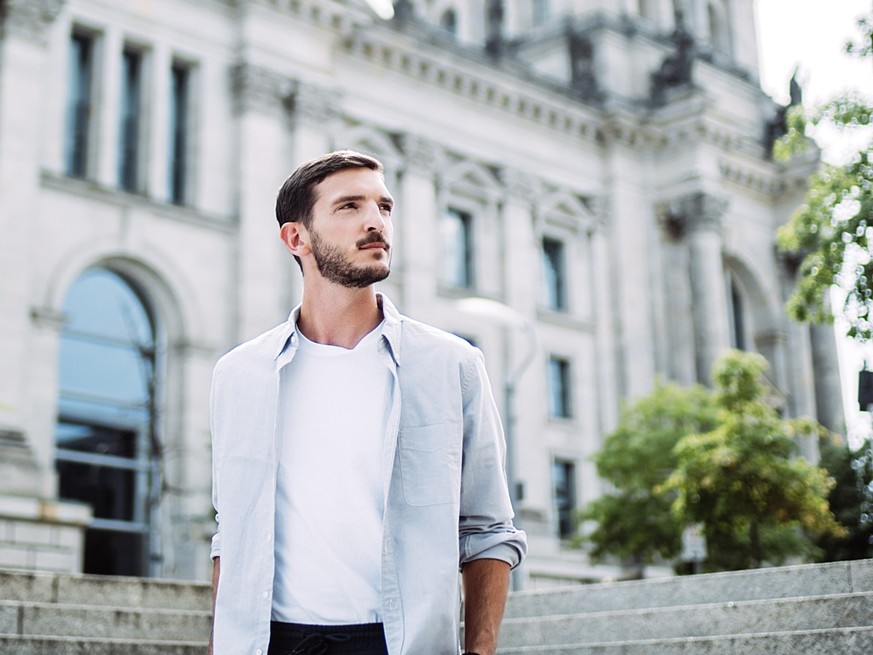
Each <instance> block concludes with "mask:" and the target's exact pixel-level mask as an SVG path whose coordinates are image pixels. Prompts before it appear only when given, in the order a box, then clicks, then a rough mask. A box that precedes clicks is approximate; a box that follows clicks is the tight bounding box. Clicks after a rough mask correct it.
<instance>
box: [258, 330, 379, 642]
mask: <svg viewBox="0 0 873 655" xmlns="http://www.w3.org/2000/svg"><path fill="white" fill-rule="evenodd" d="M381 330H382V326H381V325H380V326H379V327H377V328H376V329H375V330H373V331H372V332H370V333H369V334H368V335H367V336H365V337H364V338H363V339H362V340H361V341H360V342H359V343H358V344H357V346H355V348H353V349H346V348H341V347H338V346H325V345H322V344H318V343H314V342H312V341H309V340H308V339H306V337H304V336H303V334H302V333H301V332H300V331H299V330H298V332H297V334H298V336H299V347H298V350H297V352H296V354H295V355H294V359H293V361H292V362H291V363H290V364H289V365H288V366H286V367H285V368H284V369H282V379H281V382H280V407H279V412H278V416H279V474H278V483H277V491H276V537H275V539H276V541H275V549H276V573H275V578H274V581H273V613H272V618H273V620H274V621H284V622H291V623H308V624H322V625H330V624H334V625H335V624H343V623H373V622H377V621H381V620H382V617H381V572H382V565H381V556H382V524H383V511H384V498H385V495H384V490H383V489H382V482H381V480H382V476H381V462H382V447H383V446H382V444H383V440H384V438H385V432H386V429H387V421H388V412H389V409H390V406H391V403H390V401H391V372H390V370H389V368H388V366H387V365H386V363H385V360H384V354H380V349H381V348H383V347H384V346H383V345H382V343H381V342H382V333H381Z"/></svg>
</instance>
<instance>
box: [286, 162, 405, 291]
mask: <svg viewBox="0 0 873 655" xmlns="http://www.w3.org/2000/svg"><path fill="white" fill-rule="evenodd" d="M393 205H394V200H393V199H392V198H391V194H390V193H389V191H388V189H387V188H386V186H385V178H384V175H383V169H382V164H381V163H380V162H379V161H378V160H376V159H374V158H373V157H369V156H368V155H363V154H361V153H357V152H353V151H350V150H345V151H340V152H333V153H329V154H327V155H324V156H322V157H318V158H317V159H313V160H311V161H308V162H306V163H304V164H302V165H301V166H300V167H299V168H297V170H295V171H294V172H293V173H292V174H291V175H290V176H289V177H288V179H287V180H286V181H285V183H284V184H283V185H282V188H281V189H280V190H279V196H278V198H277V199H276V218H277V220H278V221H279V225H280V228H279V231H280V236H281V238H282V241H283V242H284V243H285V245H286V247H287V248H288V250H290V251H291V253H292V254H293V255H294V258H295V259H296V260H297V264H298V265H299V266H300V270H301V271H302V272H303V273H304V274H305V275H306V279H308V278H309V275H310V273H311V275H312V276H314V277H318V278H321V279H324V280H325V281H327V282H330V283H333V284H338V285H341V286H345V287H351V288H363V287H367V286H370V285H372V284H373V283H375V282H378V281H380V280H382V279H384V278H385V277H387V275H388V273H389V272H390V259H391V258H390V254H389V253H390V249H391V238H392V235H393V226H392V222H391V213H392V210H393ZM307 262H308V263H307ZM313 281H314V280H313Z"/></svg>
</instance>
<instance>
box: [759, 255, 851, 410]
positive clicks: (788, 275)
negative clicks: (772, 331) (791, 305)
mask: <svg viewBox="0 0 873 655" xmlns="http://www.w3.org/2000/svg"><path fill="white" fill-rule="evenodd" d="M778 263H779V273H780V282H781V286H782V289H781V292H782V298H783V300H784V299H787V298H788V297H789V295H790V294H791V291H792V289H793V288H794V285H795V284H796V281H797V265H798V262H797V261H795V260H794V259H792V258H790V257H786V256H783V257H780V259H779V262H778ZM783 321H784V324H785V343H784V347H785V351H786V353H787V356H786V357H785V360H786V368H787V370H786V376H785V377H786V380H785V382H786V384H785V394H786V396H787V397H788V403H787V404H788V408H787V409H788V415H789V416H795V417H798V416H808V417H810V418H813V417H815V416H816V398H815V392H816V382H815V371H814V370H813V355H812V345H811V342H810V330H809V326H808V325H805V324H803V323H798V322H797V321H794V320H792V319H790V318H789V317H787V316H785V317H784V318H783ZM756 345H757V346H758V347H759V348H760V345H759V344H757V343H756ZM762 345H763V344H762ZM833 357H834V365H836V353H833ZM837 386H838V388H839V383H838V385H837ZM838 408H842V401H839V400H838Z"/></svg>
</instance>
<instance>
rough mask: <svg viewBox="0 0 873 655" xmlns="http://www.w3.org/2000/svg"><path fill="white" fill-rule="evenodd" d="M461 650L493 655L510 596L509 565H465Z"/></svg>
mask: <svg viewBox="0 0 873 655" xmlns="http://www.w3.org/2000/svg"><path fill="white" fill-rule="evenodd" d="M462 575H463V578H464V650H465V651H466V653H468V654H469V655H494V653H495V651H496V650H497V637H498V635H499V633H500V622H501V621H502V620H503V610H504V608H505V607H506V596H507V594H508V593H509V564H507V563H506V562H503V561H501V560H496V559H477V560H473V561H472V562H468V563H467V564H465V565H464V569H463V571H462Z"/></svg>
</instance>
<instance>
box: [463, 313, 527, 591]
mask: <svg viewBox="0 0 873 655" xmlns="http://www.w3.org/2000/svg"><path fill="white" fill-rule="evenodd" d="M455 307H456V309H457V310H458V311H459V312H461V313H463V314H466V315H467V316H476V317H479V318H484V319H488V320H490V321H493V322H494V323H497V324H498V325H500V326H501V327H502V328H503V330H504V338H503V347H504V361H505V364H504V375H503V412H504V414H505V417H504V428H503V430H504V438H505V439H506V481H507V485H508V486H509V500H510V502H511V503H512V509H513V511H514V512H515V515H516V516H515V524H516V527H519V523H520V517H519V515H518V503H519V501H520V500H521V493H520V491H521V483H520V481H519V480H518V473H517V469H516V456H517V453H518V442H517V437H516V415H515V393H516V389H517V387H518V381H519V379H520V378H521V376H522V375H523V374H524V372H525V371H526V370H527V369H528V367H529V366H530V365H531V363H532V362H533V360H534V357H535V356H536V353H537V333H536V326H535V325H534V322H533V321H532V320H530V319H529V318H528V317H526V316H525V315H523V314H522V313H521V312H519V311H518V310H516V309H513V308H512V307H510V306H509V305H506V304H504V303H502V302H499V301H497V300H492V299H490V298H479V297H469V298H462V299H460V300H458V301H456V305H455ZM511 330H516V331H523V332H524V333H525V334H526V335H527V338H528V348H527V352H526V353H525V356H524V358H523V359H522V361H521V362H520V363H519V364H518V365H517V366H515V367H513V366H512V360H513V357H512V354H513V353H512V348H511V347H510V345H509V341H510V336H509V335H510V331H511ZM519 586H520V581H519V576H518V575H513V576H512V589H513V591H518V589H519Z"/></svg>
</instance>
